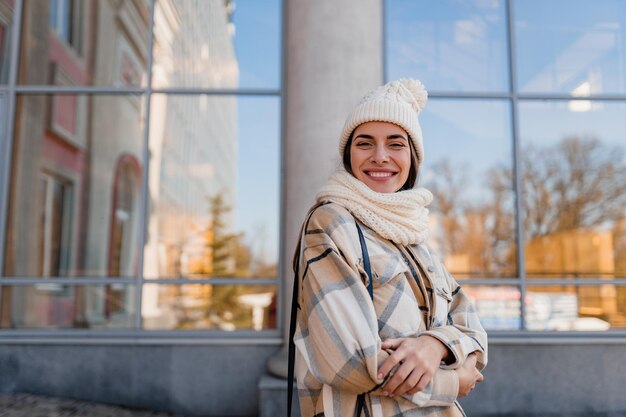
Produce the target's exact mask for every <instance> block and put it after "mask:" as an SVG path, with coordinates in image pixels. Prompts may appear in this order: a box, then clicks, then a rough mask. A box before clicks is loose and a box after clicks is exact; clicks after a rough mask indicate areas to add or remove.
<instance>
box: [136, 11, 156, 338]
mask: <svg viewBox="0 0 626 417" xmlns="http://www.w3.org/2000/svg"><path fill="white" fill-rule="evenodd" d="M156 1H157V0H150V4H149V8H150V10H149V11H148V63H147V68H146V71H147V77H146V82H147V86H146V91H145V96H144V100H145V109H146V113H145V118H144V136H143V145H144V148H143V161H144V163H143V172H142V182H141V193H140V195H141V201H140V204H139V213H140V218H143V222H141V227H140V231H139V238H138V239H137V240H138V243H139V256H138V258H137V262H138V265H137V276H136V277H135V281H136V283H137V290H136V291H135V296H136V298H135V306H136V307H135V308H136V311H135V329H136V330H141V327H142V324H143V317H142V315H141V311H142V298H143V297H142V294H143V283H144V276H143V259H144V252H145V250H146V243H147V242H146V238H147V236H148V224H149V223H150V214H149V210H148V209H149V197H150V196H149V192H150V190H149V188H148V187H149V175H150V102H151V101H152V63H153V53H152V52H153V49H154V48H153V45H154V10H155V8H156V5H155V3H156Z"/></svg>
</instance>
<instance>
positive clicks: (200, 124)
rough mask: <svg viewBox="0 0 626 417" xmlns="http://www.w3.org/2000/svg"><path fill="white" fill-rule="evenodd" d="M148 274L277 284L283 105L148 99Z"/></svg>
mask: <svg viewBox="0 0 626 417" xmlns="http://www.w3.org/2000/svg"><path fill="white" fill-rule="evenodd" d="M151 109H152V111H153V117H152V126H151V130H150V149H151V152H150V154H151V157H152V159H151V161H150V171H151V172H150V176H151V178H150V181H149V184H150V185H151V187H150V196H151V199H150V200H151V201H152V204H153V208H152V210H151V212H150V219H149V231H148V241H147V242H146V249H145V256H144V260H145V263H144V275H145V276H146V277H148V278H175V277H189V278H192V277H255V278H259V277H265V278H274V277H276V276H277V269H276V268H277V264H278V222H279V219H278V213H279V188H278V187H279V184H280V179H279V178H280V177H279V175H280V172H279V167H280V163H279V157H280V146H279V143H280V141H279V138H280V132H279V126H280V120H279V115H280V109H279V99H278V98H273V97H263V98H255V97H242V96H207V95H165V94H155V95H153V96H152V104H151Z"/></svg>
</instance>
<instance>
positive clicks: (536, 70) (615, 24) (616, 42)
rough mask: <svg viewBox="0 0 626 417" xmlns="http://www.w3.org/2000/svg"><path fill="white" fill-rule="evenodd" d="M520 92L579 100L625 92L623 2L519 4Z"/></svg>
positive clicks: (625, 21) (568, 0)
mask: <svg viewBox="0 0 626 417" xmlns="http://www.w3.org/2000/svg"><path fill="white" fill-rule="evenodd" d="M514 5H515V35H516V38H517V40H516V43H517V65H518V72H517V79H518V82H519V90H520V91H522V92H529V93H569V94H573V95H575V96H586V95H589V94H602V93H609V94H615V93H620V94H624V93H625V92H626V54H624V45H625V44H626V12H625V11H626V9H625V8H624V2H623V1H622V0H597V1H593V2H592V1H588V0H554V1H543V0H524V1H516V2H514Z"/></svg>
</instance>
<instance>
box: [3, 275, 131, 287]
mask: <svg viewBox="0 0 626 417" xmlns="http://www.w3.org/2000/svg"><path fill="white" fill-rule="evenodd" d="M0 282H1V283H2V285H14V286H26V285H45V284H61V285H74V286H79V285H110V284H126V285H134V284H136V281H135V279H134V278H44V277H19V278H2V280H1V281H0Z"/></svg>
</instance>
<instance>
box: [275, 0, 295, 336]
mask: <svg viewBox="0 0 626 417" xmlns="http://www.w3.org/2000/svg"><path fill="white" fill-rule="evenodd" d="M286 3H287V0H282V1H281V2H280V13H281V16H280V17H281V30H280V47H281V54H280V87H279V88H280V96H279V100H280V133H279V134H280V138H279V143H280V147H279V150H278V151H279V152H280V155H279V161H280V171H279V182H280V183H279V184H278V187H279V188H278V189H279V196H278V203H279V208H278V210H279V216H280V217H279V222H278V254H279V256H278V259H277V261H278V269H277V271H278V277H277V280H276V281H275V282H276V299H277V300H278V302H277V310H278V312H277V314H276V316H277V326H276V328H277V330H279V331H280V332H281V334H282V337H283V338H284V341H287V339H288V337H289V333H288V331H289V330H288V329H289V326H287V325H286V323H285V317H286V314H287V313H286V308H285V307H286V305H287V303H286V300H285V284H286V282H287V279H289V277H290V276H291V273H288V272H287V271H286V270H285V257H284V253H285V249H286V242H285V221H284V219H285V218H286V214H287V213H286V205H287V199H286V187H287V181H286V180H285V178H286V167H287V163H286V161H287V140H286V139H285V138H286V136H287V134H286V132H287V105H286V103H285V99H286V93H285V90H286V88H287V36H286V33H287V5H286Z"/></svg>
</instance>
